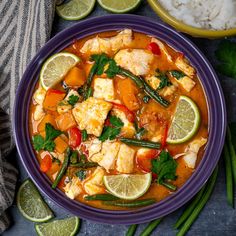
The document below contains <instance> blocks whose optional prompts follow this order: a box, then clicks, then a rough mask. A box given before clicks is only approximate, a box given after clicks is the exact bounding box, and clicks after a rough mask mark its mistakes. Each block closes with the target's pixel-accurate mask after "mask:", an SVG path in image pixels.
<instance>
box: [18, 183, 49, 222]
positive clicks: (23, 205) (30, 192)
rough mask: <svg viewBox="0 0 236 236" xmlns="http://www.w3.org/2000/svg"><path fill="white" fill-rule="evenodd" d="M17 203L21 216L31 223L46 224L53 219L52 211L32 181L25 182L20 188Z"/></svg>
mask: <svg viewBox="0 0 236 236" xmlns="http://www.w3.org/2000/svg"><path fill="white" fill-rule="evenodd" d="M16 201H17V207H18V209H19V211H20V212H21V214H22V215H23V216H24V217H25V218H26V219H28V220H30V221H33V222H46V221H48V220H50V219H52V218H53V213H52V211H51V210H50V208H49V207H48V206H47V204H46V203H45V202H44V201H43V199H42V197H41V195H40V194H39V192H38V190H37V188H36V187H35V185H34V184H33V182H32V181H31V180H30V179H27V180H26V181H24V182H23V183H22V185H21V186H20V188H19V190H18V193H17V200H16Z"/></svg>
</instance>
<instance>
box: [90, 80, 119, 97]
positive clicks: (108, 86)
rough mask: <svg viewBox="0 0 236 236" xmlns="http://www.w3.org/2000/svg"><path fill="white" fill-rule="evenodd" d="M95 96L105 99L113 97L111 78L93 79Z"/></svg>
mask: <svg viewBox="0 0 236 236" xmlns="http://www.w3.org/2000/svg"><path fill="white" fill-rule="evenodd" d="M93 96H94V97H95V98H101V99H104V100H106V101H112V100H114V99H115V91H114V85H113V80H112V79H103V78H96V79H95V81H94V92H93Z"/></svg>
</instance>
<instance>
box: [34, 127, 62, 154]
mask: <svg viewBox="0 0 236 236" xmlns="http://www.w3.org/2000/svg"><path fill="white" fill-rule="evenodd" d="M45 132H46V137H45V139H44V138H43V137H42V136H41V135H40V134H37V135H35V136H33V146H34V148H35V150H36V151H40V150H45V151H49V152H52V151H53V150H54V148H55V142H54V141H53V140H54V139H55V138H56V137H57V136H59V135H60V134H62V132H61V131H60V130H56V129H54V127H53V126H52V125H51V124H50V123H46V125H45Z"/></svg>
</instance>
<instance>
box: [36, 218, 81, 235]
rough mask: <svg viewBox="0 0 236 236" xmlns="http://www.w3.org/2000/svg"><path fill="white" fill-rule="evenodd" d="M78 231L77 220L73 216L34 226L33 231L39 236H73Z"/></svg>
mask: <svg viewBox="0 0 236 236" xmlns="http://www.w3.org/2000/svg"><path fill="white" fill-rule="evenodd" d="M78 229H79V218H78V217H75V216H74V217H70V218H66V219H63V220H54V221H51V222H48V223H43V224H37V225H35V230H36V232H37V234H38V235H40V236H73V235H76V233H77V231H78Z"/></svg>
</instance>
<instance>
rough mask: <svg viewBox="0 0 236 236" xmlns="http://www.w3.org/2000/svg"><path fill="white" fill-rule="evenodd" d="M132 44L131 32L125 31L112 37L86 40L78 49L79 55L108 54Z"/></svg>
mask: <svg viewBox="0 0 236 236" xmlns="http://www.w3.org/2000/svg"><path fill="white" fill-rule="evenodd" d="M131 42H132V30H130V29H125V30H123V31H121V32H120V33H119V34H117V35H116V36H114V37H110V38H100V37H98V36H97V37H95V38H92V39H89V40H87V41H86V42H85V43H84V45H83V47H82V48H81V49H80V52H81V53H89V54H95V53H109V52H111V51H113V52H115V51H117V50H119V49H121V48H124V47H127V46H129V45H130V43H131Z"/></svg>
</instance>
